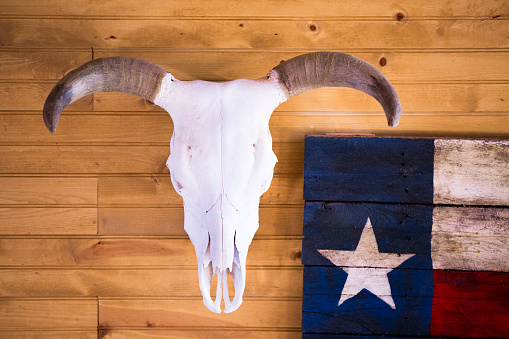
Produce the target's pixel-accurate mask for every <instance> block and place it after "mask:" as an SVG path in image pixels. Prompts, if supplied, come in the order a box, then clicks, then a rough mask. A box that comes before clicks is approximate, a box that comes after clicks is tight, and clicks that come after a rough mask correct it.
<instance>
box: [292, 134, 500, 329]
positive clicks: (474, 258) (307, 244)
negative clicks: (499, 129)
mask: <svg viewBox="0 0 509 339" xmlns="http://www.w3.org/2000/svg"><path fill="white" fill-rule="evenodd" d="M305 147H306V148H305V169H304V199H305V200H306V207H305V213H304V230H303V235H304V236H303V244H302V247H303V253H302V261H303V264H304V265H305V266H304V297H303V325H302V326H303V333H304V337H309V338H314V337H316V336H320V335H323V336H325V337H334V336H340V337H345V336H348V335H352V336H354V335H369V336H375V337H376V336H384V337H387V335H389V336H395V337H405V336H407V337H408V336H410V337H423V336H424V337H433V336H437V337H509V273H507V272H508V271H509V207H508V206H509V143H508V142H500V141H498V142H497V141H479V140H446V139H401V138H397V139H396V138H345V137H307V138H306V146H305Z"/></svg>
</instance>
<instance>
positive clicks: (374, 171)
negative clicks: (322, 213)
mask: <svg viewBox="0 0 509 339" xmlns="http://www.w3.org/2000/svg"><path fill="white" fill-rule="evenodd" d="M304 152H305V156H304V157H305V158H304V199H305V200H313V201H345V202H390V203H417V204H426V203H433V160H434V140H433V139H401V138H331V137H306V144H305V151H304Z"/></svg>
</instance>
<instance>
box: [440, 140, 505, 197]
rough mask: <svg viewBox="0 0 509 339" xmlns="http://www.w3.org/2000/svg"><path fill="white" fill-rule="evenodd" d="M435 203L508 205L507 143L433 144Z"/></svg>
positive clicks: (471, 141) (465, 141)
mask: <svg viewBox="0 0 509 339" xmlns="http://www.w3.org/2000/svg"><path fill="white" fill-rule="evenodd" d="M433 185H434V191H435V198H434V202H435V203H438V204H440V203H442V204H450V203H463V204H470V205H486V204H487V205H504V206H507V205H508V204H509V142H505V141H504V142H495V141H484V140H435V170H434V182H433Z"/></svg>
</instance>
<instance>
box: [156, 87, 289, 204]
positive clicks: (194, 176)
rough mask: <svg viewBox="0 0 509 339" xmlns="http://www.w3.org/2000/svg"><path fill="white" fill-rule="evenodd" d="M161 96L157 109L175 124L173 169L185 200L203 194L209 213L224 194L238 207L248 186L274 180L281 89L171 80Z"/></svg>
mask: <svg viewBox="0 0 509 339" xmlns="http://www.w3.org/2000/svg"><path fill="white" fill-rule="evenodd" d="M268 85H269V86H268ZM271 85H272V86H271ZM161 92H164V95H162V96H161V97H160V98H157V99H158V104H159V105H161V106H163V107H164V108H165V109H166V110H167V111H168V112H169V113H170V114H171V115H172V118H173V120H174V134H173V136H172V142H171V155H170V158H169V159H168V167H169V168H170V172H171V173H172V175H173V176H174V177H175V178H176V180H177V181H179V185H180V186H182V187H184V189H182V191H181V192H179V193H180V194H181V195H182V196H183V197H184V199H186V196H189V197H190V198H193V197H195V196H196V195H197V194H198V191H199V192H201V194H200V195H201V198H200V200H201V201H200V202H199V204H200V205H202V207H203V208H207V207H210V204H211V203H214V202H215V200H216V199H217V197H218V195H219V194H221V193H225V194H229V197H230V198H231V199H232V200H236V201H237V202H238V200H239V199H241V198H242V197H243V196H246V194H245V193H246V192H245V191H244V190H245V189H247V188H249V186H251V185H254V184H256V185H258V186H261V185H260V183H259V181H266V180H267V179H268V178H267V177H270V178H271V177H272V170H273V167H274V164H275V162H276V159H275V156H274V154H273V152H272V139H271V136H270V132H269V129H268V122H269V118H270V115H271V113H272V111H273V110H274V108H275V107H277V105H279V103H280V102H282V100H284V95H283V94H282V93H281V90H280V88H279V86H278V85H277V84H276V83H270V81H268V80H248V79H239V80H234V81H230V82H224V83H214V82H207V81H178V80H175V79H172V81H170V82H169V83H167V84H165V86H162V88H161ZM267 98H269V99H270V100H267ZM260 167H261V168H262V170H261V171H260V170H259V169H258V168H260ZM255 168H256V169H257V170H255V171H253V169H255ZM264 168H267V170H264ZM225 178H227V179H226V180H225ZM269 182H270V181H269ZM174 184H175V183H174ZM179 185H177V186H179ZM176 188H177V187H176ZM186 191H187V192H189V194H186ZM258 191H260V190H259V189H256V190H254V192H257V193H259V192H258ZM261 193H263V192H261ZM261 193H259V194H261ZM251 195H252V194H251ZM258 197H259V195H258Z"/></svg>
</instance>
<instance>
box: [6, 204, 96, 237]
mask: <svg viewBox="0 0 509 339" xmlns="http://www.w3.org/2000/svg"><path fill="white" fill-rule="evenodd" d="M0 234H2V235H15V234H16V235H36V234H45V235H49V234H52V235H71V234H76V235H77V234H88V235H95V234H97V208H45V207H39V208H32V207H23V208H15V207H0Z"/></svg>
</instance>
